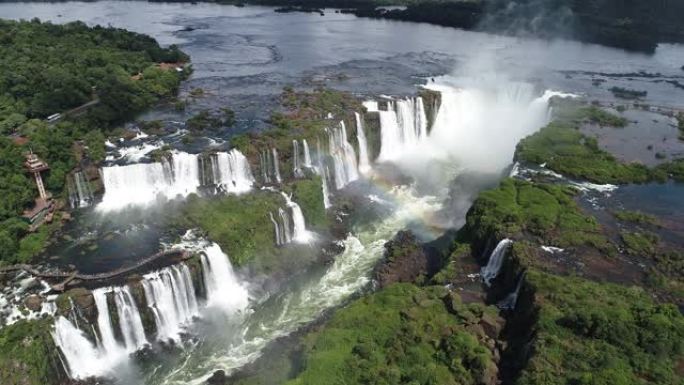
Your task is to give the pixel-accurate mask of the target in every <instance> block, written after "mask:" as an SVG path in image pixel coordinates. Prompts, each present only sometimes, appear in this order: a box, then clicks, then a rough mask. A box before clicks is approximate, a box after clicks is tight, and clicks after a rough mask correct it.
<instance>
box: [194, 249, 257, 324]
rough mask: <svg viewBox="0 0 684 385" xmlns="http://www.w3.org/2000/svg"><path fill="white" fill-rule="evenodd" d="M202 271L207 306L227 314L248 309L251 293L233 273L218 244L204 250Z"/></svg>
mask: <svg viewBox="0 0 684 385" xmlns="http://www.w3.org/2000/svg"><path fill="white" fill-rule="evenodd" d="M202 270H203V274H204V282H205V284H206V288H207V306H210V307H217V308H219V309H221V310H222V311H224V312H226V313H235V312H238V311H242V310H243V309H246V308H247V305H248V304H249V293H248V292H247V289H246V288H245V287H244V286H243V284H242V283H241V282H240V281H239V279H238V277H237V275H236V274H235V272H234V271H233V266H232V265H231V264H230V259H229V258H228V256H227V255H226V254H224V253H223V251H222V250H221V248H220V247H219V245H217V244H216V243H212V244H210V245H209V246H207V247H206V248H205V249H204V251H203V253H202Z"/></svg>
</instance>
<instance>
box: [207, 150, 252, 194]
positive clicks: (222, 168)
mask: <svg viewBox="0 0 684 385" xmlns="http://www.w3.org/2000/svg"><path fill="white" fill-rule="evenodd" d="M212 164H215V166H213V174H214V184H216V185H218V186H220V187H221V188H222V189H223V190H225V192H229V193H235V194H240V193H244V192H247V191H249V190H251V189H252V186H253V185H254V177H253V176H252V170H251V169H250V167H249V161H248V160H247V158H246V157H245V156H244V155H243V154H242V153H241V152H240V151H238V150H236V149H233V150H231V151H230V152H219V153H217V154H213V156H212Z"/></svg>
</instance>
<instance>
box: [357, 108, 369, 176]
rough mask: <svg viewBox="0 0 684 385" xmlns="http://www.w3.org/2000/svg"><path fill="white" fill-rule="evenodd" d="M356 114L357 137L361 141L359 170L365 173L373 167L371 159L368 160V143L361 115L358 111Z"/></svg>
mask: <svg viewBox="0 0 684 385" xmlns="http://www.w3.org/2000/svg"><path fill="white" fill-rule="evenodd" d="M354 116H356V139H357V140H358V142H359V171H361V173H363V174H365V173H367V172H368V171H370V168H371V167H370V161H369V160H368V143H367V141H366V133H365V132H364V127H363V120H361V115H360V114H359V113H358V112H354Z"/></svg>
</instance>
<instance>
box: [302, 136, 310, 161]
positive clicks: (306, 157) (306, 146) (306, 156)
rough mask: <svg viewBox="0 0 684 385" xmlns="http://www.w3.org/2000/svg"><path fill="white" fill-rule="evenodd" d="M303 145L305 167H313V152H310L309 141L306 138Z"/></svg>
mask: <svg viewBox="0 0 684 385" xmlns="http://www.w3.org/2000/svg"><path fill="white" fill-rule="evenodd" d="M302 146H303V147H304V167H308V168H311V167H313V163H312V162H311V153H310V152H309V143H307V141H306V139H302Z"/></svg>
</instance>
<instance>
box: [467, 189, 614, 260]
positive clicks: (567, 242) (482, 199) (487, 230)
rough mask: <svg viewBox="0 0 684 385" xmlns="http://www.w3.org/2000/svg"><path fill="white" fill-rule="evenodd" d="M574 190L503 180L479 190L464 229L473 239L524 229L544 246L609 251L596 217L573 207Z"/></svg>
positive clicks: (504, 234) (485, 238)
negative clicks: (585, 247)
mask: <svg viewBox="0 0 684 385" xmlns="http://www.w3.org/2000/svg"><path fill="white" fill-rule="evenodd" d="M575 193H576V192H575V190H573V189H572V188H570V187H564V186H560V185H550V184H533V183H530V182H526V181H521V180H515V179H506V180H504V181H503V182H501V185H500V186H499V187H497V188H495V189H492V190H488V191H484V192H482V193H480V195H479V197H478V199H477V200H476V201H475V203H474V204H473V206H472V207H471V209H470V211H468V215H467V219H466V229H467V230H468V232H469V233H470V235H471V237H472V238H473V240H475V241H476V242H483V241H486V240H487V239H488V238H489V237H490V236H492V235H494V236H495V237H496V238H497V239H502V238H504V237H510V236H514V235H516V234H518V233H521V232H524V233H528V234H531V235H534V236H537V237H540V238H541V239H542V242H543V244H544V245H554V246H558V247H571V246H580V245H591V246H594V247H597V248H599V249H601V250H604V251H606V252H612V247H611V245H610V243H609V242H608V240H607V239H606V238H605V237H604V236H603V235H602V234H601V233H600V228H599V225H598V223H597V222H596V220H595V219H594V218H593V217H590V216H586V215H584V214H583V213H582V212H581V211H580V210H579V208H578V207H577V204H576V203H575V201H574V200H573V197H574V195H575Z"/></svg>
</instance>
